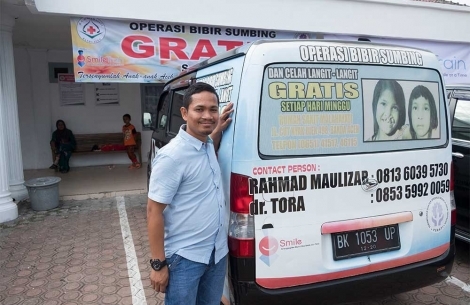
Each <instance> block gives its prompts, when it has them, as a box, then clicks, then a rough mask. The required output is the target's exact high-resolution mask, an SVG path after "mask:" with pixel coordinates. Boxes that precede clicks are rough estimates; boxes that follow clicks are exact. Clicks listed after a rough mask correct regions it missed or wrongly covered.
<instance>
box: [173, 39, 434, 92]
mask: <svg viewBox="0 0 470 305" xmlns="http://www.w3.org/2000/svg"><path fill="white" fill-rule="evenodd" d="M290 42H296V43H298V42H315V43H318V44H322V45H327V44H328V45H338V46H341V45H350V46H365V45H367V46H369V47H390V48H400V49H408V50H415V51H416V50H418V51H422V52H426V53H430V54H433V55H434V53H432V52H431V51H429V50H425V49H420V48H415V47H409V46H401V45H393V44H385V43H376V42H369V41H346V40H327V39H269V40H268V39H260V40H256V41H254V42H252V43H250V44H246V45H243V46H240V47H237V48H234V49H232V50H229V51H226V52H223V53H221V54H219V55H216V56H214V57H211V58H209V59H206V60H203V61H201V62H199V63H197V64H194V65H192V66H190V67H189V68H188V69H186V70H185V71H183V72H181V73H180V74H179V75H178V76H177V77H176V78H175V79H173V80H170V81H169V82H167V83H166V84H165V87H166V86H167V85H169V84H170V83H171V82H173V81H175V80H176V79H179V78H181V77H183V76H185V75H188V74H191V73H194V72H195V71H198V70H200V69H202V68H205V67H208V66H212V65H215V64H217V63H219V62H223V61H226V60H228V59H231V58H236V57H239V56H243V55H245V54H246V53H248V50H249V49H250V48H251V47H253V46H257V45H262V44H280V43H290ZM434 56H435V55H434Z"/></svg>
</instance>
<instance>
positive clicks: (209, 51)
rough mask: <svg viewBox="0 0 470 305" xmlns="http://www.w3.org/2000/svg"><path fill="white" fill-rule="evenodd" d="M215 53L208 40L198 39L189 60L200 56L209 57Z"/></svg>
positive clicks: (197, 58)
mask: <svg viewBox="0 0 470 305" xmlns="http://www.w3.org/2000/svg"><path fill="white" fill-rule="evenodd" d="M216 55H217V53H216V52H215V50H214V47H213V46H212V44H211V41H210V40H208V39H199V40H198V42H197V44H196V47H195V48H194V52H193V55H191V60H199V59H201V57H207V58H211V57H214V56H216Z"/></svg>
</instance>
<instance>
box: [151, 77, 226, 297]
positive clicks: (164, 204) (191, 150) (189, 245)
mask: <svg viewBox="0 0 470 305" xmlns="http://www.w3.org/2000/svg"><path fill="white" fill-rule="evenodd" d="M231 108H232V105H229V106H228V107H227V108H226V109H225V110H224V112H223V113H222V115H221V116H220V118H219V97H218V96H217V93H216V91H215V90H214V88H213V87H212V86H210V85H208V84H205V83H196V84H193V85H192V86H190V87H189V88H188V89H187V90H186V93H185V95H184V97H183V107H181V115H182V117H183V119H184V120H185V121H186V125H183V126H181V128H180V130H179V133H178V135H177V136H176V137H175V138H174V139H173V140H172V141H171V142H170V143H168V144H167V145H166V146H165V147H163V148H162V149H161V150H160V151H159V152H158V153H157V156H156V157H155V159H154V161H153V166H152V175H151V177H150V184H149V193H148V197H149V198H148V203H147V222H148V236H149V244H150V252H151V256H152V259H151V261H150V262H151V266H152V270H151V273H150V280H151V283H152V286H153V288H154V289H155V290H156V291H159V292H165V293H166V295H165V305H179V304H181V305H183V304H184V305H187V304H197V305H204V304H207V305H218V304H220V299H221V296H222V290H223V285H224V277H225V272H226V264H227V252H228V248H227V226H228V224H227V223H226V222H225V209H226V206H225V205H226V203H225V198H224V194H223V191H222V184H221V175H220V168H219V164H218V162H217V157H216V154H215V149H214V146H215V147H218V145H219V143H220V139H221V133H222V131H223V130H224V129H225V128H226V127H227V126H228V124H230V121H231V119H230V118H229V115H230V113H231V112H232V109H231ZM211 134H212V135H213V139H211V138H210V137H209V135H211Z"/></svg>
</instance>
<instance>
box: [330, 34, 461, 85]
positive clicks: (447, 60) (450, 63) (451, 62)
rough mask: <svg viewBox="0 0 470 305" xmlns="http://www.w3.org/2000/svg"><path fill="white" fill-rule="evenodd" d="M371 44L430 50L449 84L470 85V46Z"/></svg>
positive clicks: (412, 42) (391, 41)
mask: <svg viewBox="0 0 470 305" xmlns="http://www.w3.org/2000/svg"><path fill="white" fill-rule="evenodd" d="M324 38H325V39H332V40H348V41H357V40H358V38H359V37H358V36H348V35H325V37H324ZM367 39H369V40H370V41H371V42H375V43H384V44H392V45H399V46H407V47H412V48H419V49H423V50H429V51H431V52H433V53H434V54H436V56H437V58H438V59H439V61H440V62H441V64H442V66H441V72H442V76H443V77H444V79H445V82H446V83H447V84H462V83H470V72H469V71H468V70H467V65H469V69H470V44H468V43H454V42H438V41H426V40H411V39H393V38H380V37H368V38H367Z"/></svg>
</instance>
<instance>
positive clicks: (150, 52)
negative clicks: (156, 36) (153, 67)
mask: <svg viewBox="0 0 470 305" xmlns="http://www.w3.org/2000/svg"><path fill="white" fill-rule="evenodd" d="M121 49H122V51H123V52H124V54H126V55H127V56H129V57H132V58H149V57H152V56H154V55H155V46H154V45H153V40H152V39H151V38H149V37H147V36H143V35H131V36H127V37H125V38H124V39H123V40H122V42H121Z"/></svg>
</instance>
